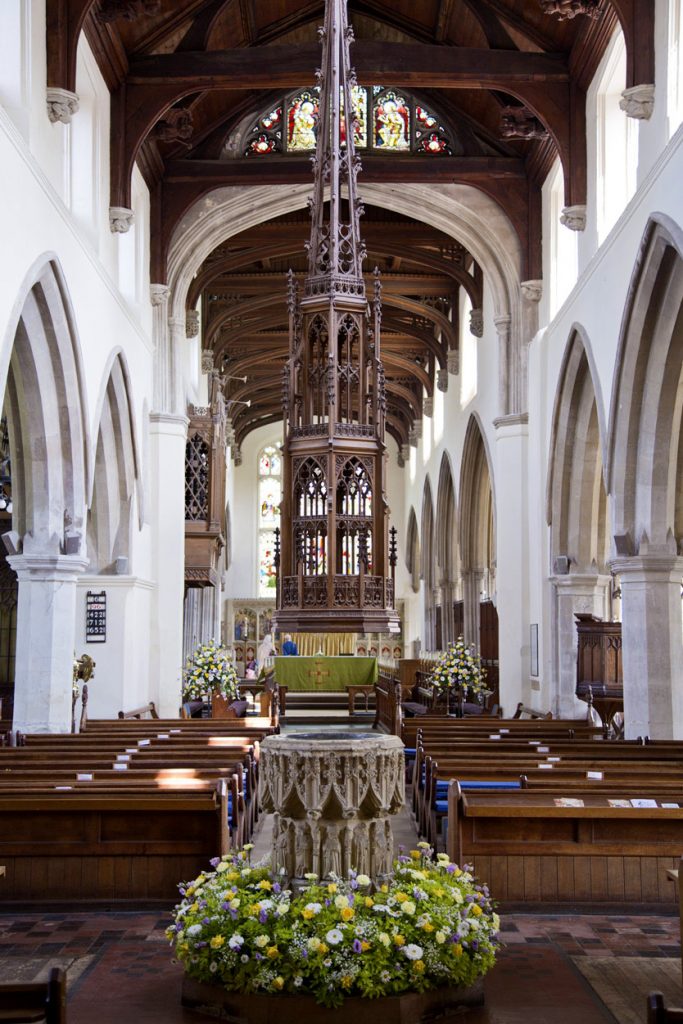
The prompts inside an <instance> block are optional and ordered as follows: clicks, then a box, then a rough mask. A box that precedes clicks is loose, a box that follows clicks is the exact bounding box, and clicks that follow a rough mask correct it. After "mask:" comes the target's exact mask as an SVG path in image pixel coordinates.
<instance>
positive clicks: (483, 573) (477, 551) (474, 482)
mask: <svg viewBox="0 0 683 1024" xmlns="http://www.w3.org/2000/svg"><path fill="white" fill-rule="evenodd" d="M459 535H460V554H461V560H462V588H463V628H464V636H465V640H466V641H467V642H468V643H476V644H477V645H479V619H480V608H479V605H480V603H481V602H482V600H487V599H489V598H490V597H491V596H492V594H494V593H495V564H496V548H495V537H496V531H495V507H494V500H493V486H492V473H491V466H490V462H489V457H488V452H487V450H486V445H485V442H484V436H483V433H482V430H481V426H480V423H479V420H478V418H477V417H476V415H474V414H473V415H472V416H470V419H469V422H468V424H467V430H466V432H465V442H464V445H463V453H462V463H461V466H460V517H459Z"/></svg>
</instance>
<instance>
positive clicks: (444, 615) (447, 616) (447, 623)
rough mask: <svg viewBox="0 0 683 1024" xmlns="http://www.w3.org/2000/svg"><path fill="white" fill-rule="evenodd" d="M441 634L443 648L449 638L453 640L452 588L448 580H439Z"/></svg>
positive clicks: (448, 641) (446, 645)
mask: <svg viewBox="0 0 683 1024" xmlns="http://www.w3.org/2000/svg"><path fill="white" fill-rule="evenodd" d="M439 587H440V590H441V635H442V640H443V646H444V649H445V648H446V647H448V644H449V643H450V641H451V640H455V639H456V638H455V636H454V635H453V634H454V632H455V624H454V622H453V601H454V597H453V594H454V588H453V584H452V583H451V581H450V580H448V579H445V580H441V583H440V584H439Z"/></svg>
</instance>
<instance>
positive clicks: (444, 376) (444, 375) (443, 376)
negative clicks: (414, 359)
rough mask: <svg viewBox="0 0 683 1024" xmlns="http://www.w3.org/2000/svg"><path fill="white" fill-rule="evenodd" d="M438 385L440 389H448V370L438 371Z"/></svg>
mask: <svg viewBox="0 0 683 1024" xmlns="http://www.w3.org/2000/svg"><path fill="white" fill-rule="evenodd" d="M436 386H437V388H438V389H439V391H448V370H437V371H436Z"/></svg>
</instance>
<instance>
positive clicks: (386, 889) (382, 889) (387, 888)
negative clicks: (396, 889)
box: [379, 883, 389, 892]
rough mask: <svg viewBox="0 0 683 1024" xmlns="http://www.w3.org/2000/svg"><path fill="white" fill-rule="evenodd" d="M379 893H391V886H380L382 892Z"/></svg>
mask: <svg viewBox="0 0 683 1024" xmlns="http://www.w3.org/2000/svg"><path fill="white" fill-rule="evenodd" d="M379 891H380V892H389V886H388V885H387V884H386V883H385V884H384V885H382V886H380V890H379Z"/></svg>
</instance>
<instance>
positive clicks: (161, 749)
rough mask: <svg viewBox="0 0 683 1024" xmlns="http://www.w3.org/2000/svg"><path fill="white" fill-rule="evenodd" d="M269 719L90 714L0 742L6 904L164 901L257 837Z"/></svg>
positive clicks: (0, 847)
mask: <svg viewBox="0 0 683 1024" xmlns="http://www.w3.org/2000/svg"><path fill="white" fill-rule="evenodd" d="M273 731H274V727H273V725H272V723H271V720H270V719H269V718H247V719H238V720H225V721H220V720H219V721H216V720H212V719H199V720H194V719H180V720H179V719H167V720H164V719H148V720H144V719H125V720H120V721H110V720H107V721H104V720H103V721H90V722H89V723H88V729H87V731H86V732H84V733H80V734H77V735H29V736H26V737H24V742H23V745H21V746H15V747H7V746H5V747H0V819H1V820H2V825H3V827H2V829H1V830H0V864H3V865H5V867H6V874H5V878H4V879H3V884H2V888H1V889H0V900H1V901H2V902H3V903H14V904H30V903H32V902H34V901H40V902H41V904H46V903H47V904H50V903H52V904H53V905H54V904H55V903H59V902H61V901H64V902H65V903H66V902H68V904H69V906H71V907H73V906H74V905H77V904H78V903H79V902H82V903H84V904H86V903H87V904H92V903H98V902H104V903H106V904H108V905H122V904H126V903H128V902H133V901H134V902H135V903H136V904H137V905H140V904H141V903H149V904H154V903H157V902H159V903H163V904H164V905H166V906H167V905H168V904H169V903H171V902H172V901H173V899H174V897H175V896H176V894H177V884H178V882H179V881H182V880H187V879H189V878H193V877H195V876H196V875H197V874H198V873H199V872H200V871H201V870H202V869H203V868H206V867H207V865H208V862H209V860H210V859H211V858H212V857H215V856H222V855H224V854H226V853H227V852H228V851H229V849H230V848H231V847H232V846H242V845H244V844H245V843H246V842H248V841H249V839H250V837H251V835H252V832H253V830H254V827H255V825H256V822H257V820H258V816H259V805H258V766H259V749H260V744H261V742H262V740H263V739H264V738H265V737H266V736H268V735H270V734H271V733H272V732H273Z"/></svg>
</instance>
